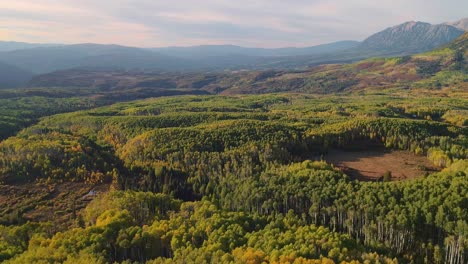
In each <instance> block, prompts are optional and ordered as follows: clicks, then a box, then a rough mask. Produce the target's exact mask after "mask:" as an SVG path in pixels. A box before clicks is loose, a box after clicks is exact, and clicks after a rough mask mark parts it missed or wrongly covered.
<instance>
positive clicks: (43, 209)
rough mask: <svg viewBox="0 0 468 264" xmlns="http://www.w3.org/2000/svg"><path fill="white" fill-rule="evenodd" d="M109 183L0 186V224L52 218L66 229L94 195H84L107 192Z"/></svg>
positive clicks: (55, 224) (57, 225) (59, 226)
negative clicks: (91, 192)
mask: <svg viewBox="0 0 468 264" xmlns="http://www.w3.org/2000/svg"><path fill="white" fill-rule="evenodd" d="M108 189H109V184H99V185H90V184H85V183H80V182H67V183H57V184H43V183H24V184H20V185H0V204H1V205H2V206H0V223H4V224H9V222H10V223H11V224H17V223H16V222H17V221H19V223H21V222H25V221H34V222H43V221H51V222H53V223H54V226H55V227H56V228H57V229H58V230H60V229H61V228H67V227H68V226H69V225H70V224H71V223H72V222H73V221H74V219H75V218H76V215H77V214H79V211H80V210H81V209H83V208H84V207H85V206H86V205H87V204H88V203H89V202H90V201H91V200H92V198H93V196H90V195H87V194H89V193H90V191H93V192H95V193H102V192H107V191H108Z"/></svg>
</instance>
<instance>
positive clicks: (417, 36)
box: [359, 21, 463, 54]
mask: <svg viewBox="0 0 468 264" xmlns="http://www.w3.org/2000/svg"><path fill="white" fill-rule="evenodd" d="M462 34H463V31H462V30H460V29H457V28H455V27H453V26H450V25H444V24H441V25H431V24H429V23H424V22H415V21H410V22H406V23H403V24H400V25H397V26H394V27H390V28H387V29H385V30H383V31H381V32H378V33H376V34H374V35H372V36H370V37H368V38H367V39H365V40H364V41H363V42H362V44H361V45H360V46H359V49H365V50H372V51H380V52H382V53H388V54H392V53H403V54H404V53H407V54H411V53H418V52H424V51H428V50H431V49H434V48H436V47H439V46H441V45H444V44H446V43H448V42H450V41H452V40H454V39H456V38H458V37H459V36H461V35H462Z"/></svg>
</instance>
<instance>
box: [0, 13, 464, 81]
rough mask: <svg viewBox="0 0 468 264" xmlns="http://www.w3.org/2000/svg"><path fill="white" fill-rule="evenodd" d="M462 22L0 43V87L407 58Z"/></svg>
mask: <svg viewBox="0 0 468 264" xmlns="http://www.w3.org/2000/svg"><path fill="white" fill-rule="evenodd" d="M467 21H468V19H462V20H460V21H457V22H451V23H445V24H439V25H431V24H428V23H424V22H414V21H411V22H406V23H403V24H401V25H397V26H394V27H390V28H387V29H385V30H383V31H381V32H378V33H376V34H373V35H371V36H370V37H368V38H367V39H365V40H364V41H362V42H357V41H339V42H334V43H329V44H324V45H318V46H313V47H305V48H280V49H262V48H244V47H238V46H233V45H206V46H194V47H167V48H152V49H143V48H134V47H125V46H119V45H100V44H75V45H57V44H55V45H54V44H50V45H45V44H29V43H19V42H0V63H1V65H0V66H1V71H0V79H2V80H4V81H3V82H2V83H1V84H0V88H10V87H18V86H22V85H25V84H26V83H27V82H28V80H30V78H31V76H32V75H40V74H45V73H50V72H54V71H61V70H67V69H74V68H81V69H114V70H115V69H120V70H138V71H150V72H158V73H164V72H165V73H168V72H201V71H203V72H222V71H239V70H268V69H272V70H282V69H305V68H307V67H310V66H314V65H319V64H330V63H351V62H355V61H359V60H362V59H366V58H369V57H375V56H379V57H387V56H400V55H410V54H415V53H419V52H425V51H429V50H432V49H434V48H436V47H439V46H441V45H444V44H446V43H448V42H450V41H452V40H454V39H456V38H457V37H459V36H461V35H462V34H463V32H464V31H463V30H462V29H465V28H466V24H467ZM13 77H14V78H13Z"/></svg>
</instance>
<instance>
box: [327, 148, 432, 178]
mask: <svg viewBox="0 0 468 264" xmlns="http://www.w3.org/2000/svg"><path fill="white" fill-rule="evenodd" d="M324 158H325V160H326V161H327V162H329V163H332V164H333V165H334V166H336V167H338V168H340V169H341V170H343V172H345V173H346V174H347V175H349V176H350V177H351V178H353V179H358V180H367V181H376V180H379V179H381V177H382V176H383V175H384V173H385V172H386V171H390V172H391V173H392V180H405V179H412V178H416V177H421V176H424V174H425V173H426V172H428V171H437V170H438V168H435V167H434V165H432V163H431V162H430V161H429V160H428V159H427V158H426V157H424V156H418V155H415V154H412V153H409V152H406V151H401V150H396V151H384V150H365V151H345V150H339V149H331V150H329V152H328V154H327V155H326V156H325V157H324Z"/></svg>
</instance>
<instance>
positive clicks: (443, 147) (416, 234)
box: [0, 94, 468, 263]
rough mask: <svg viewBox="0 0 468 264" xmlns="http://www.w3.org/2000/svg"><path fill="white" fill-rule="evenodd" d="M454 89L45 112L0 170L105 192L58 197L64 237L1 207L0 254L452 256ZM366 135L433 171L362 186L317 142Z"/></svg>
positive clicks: (155, 258) (4, 153)
mask: <svg viewBox="0 0 468 264" xmlns="http://www.w3.org/2000/svg"><path fill="white" fill-rule="evenodd" d="M6 100H7V99H6ZM27 100H31V101H33V102H34V100H37V103H38V104H43V101H42V99H40V98H38V97H32V98H28V99H27ZM67 100H70V99H67ZM466 100H467V99H465V98H459V97H444V98H437V97H433V96H420V97H413V96H398V95H394V96H390V95H346V96H340V95H320V96H319V95H304V94H295V95H291V94H276V95H258V96H246V95H244V96H179V97H164V98H156V99H146V100H141V101H131V102H125V103H117V104H113V105H110V106H104V107H100V108H94V109H90V110H83V111H78V112H71V113H64V114H58V115H52V116H47V117H43V118H41V119H40V121H39V122H38V123H37V124H34V125H32V126H29V127H28V128H26V129H24V130H22V131H21V132H19V133H17V134H16V135H15V136H13V137H10V138H8V139H5V140H3V141H2V142H1V143H0V149H1V152H0V165H1V166H0V180H1V182H2V183H3V184H5V186H6V185H11V184H20V185H21V184H23V185H32V186H37V185H50V184H52V185H57V184H58V185H57V186H60V184H64V183H67V182H74V183H75V184H81V183H83V184H86V186H89V187H88V189H93V188H95V187H96V186H110V189H111V190H112V191H111V192H107V191H102V192H100V193H99V194H97V196H96V198H92V199H91V200H92V202H91V203H89V204H88V205H86V204H87V203H81V202H80V201H78V200H80V199H83V198H82V197H75V198H73V199H74V200H72V199H71V198H70V199H68V200H67V201H66V202H65V201H62V203H68V206H69V207H70V208H68V210H67V209H65V211H64V212H62V215H64V216H65V218H64V217H61V219H67V220H65V222H64V223H63V222H62V223H61V225H60V226H61V227H60V231H62V232H63V233H55V232H51V231H50V229H48V228H47V223H46V222H37V221H35V220H34V214H31V213H30V211H31V208H30V207H28V206H24V205H18V204H9V203H6V205H7V206H6V208H4V209H2V212H1V216H2V218H0V219H2V220H1V221H2V223H3V224H4V225H6V226H4V227H2V229H1V230H2V231H1V234H2V237H3V238H4V241H3V242H2V244H1V247H0V249H1V251H0V252H1V254H0V256H1V258H2V259H3V260H7V259H9V260H8V261H9V262H11V263H25V262H28V263H30V262H31V263H32V262H40V261H48V262H67V261H68V263H79V262H78V261H82V262H84V261H86V262H91V263H93V262H96V263H101V262H102V263H105V262H109V261H111V262H113V261H117V262H121V261H136V262H147V263H163V262H168V261H175V262H181V261H187V260H189V259H190V260H192V261H193V262H194V263H200V262H213V261H215V262H249V261H252V263H256V262H258V263H260V262H262V261H268V262H272V263H274V262H281V263H282V262H285V261H296V262H297V263H302V262H304V263H323V262H327V261H328V262H330V263H334V262H335V263H336V262H344V263H358V262H366V261H367V262H369V263H377V262H378V261H380V262H382V261H383V262H385V263H397V262H398V263H406V262H411V261H415V262H416V263H424V262H425V263H444V262H449V263H462V262H463V261H464V260H465V258H466V250H467V247H466V243H467V236H466V235H467V234H466V232H467V222H466V219H467V218H468V212H467V210H466V208H468V207H467V205H468V194H467V190H468V181H467V177H466V176H467V173H468V162H467V158H468V151H467V142H468V140H467V138H466V137H467V129H466V122H467V118H466V115H465V114H464V113H465V112H466V111H468V109H467V106H466V105H467V104H466V102H467V101H466ZM11 102H12V103H13V102H14V101H11ZM36 113H37V112H36ZM25 115H26V116H31V115H28V114H27V113H26V114H25ZM45 115H47V114H45ZM35 118H37V117H35ZM356 144H357V145H356ZM363 144H364V147H366V146H368V147H377V148H378V149H380V150H381V151H387V152H388V151H392V150H404V151H407V152H410V153H413V154H412V155H420V156H426V157H427V158H428V159H429V160H430V162H432V163H433V164H434V167H435V168H438V169H437V170H441V171H440V172H437V171H433V170H431V169H429V168H426V172H425V173H423V174H422V175H420V177H417V178H415V179H409V180H405V181H392V180H391V175H390V176H388V177H389V178H387V179H385V181H384V182H379V181H376V182H373V181H371V182H369V181H360V180H353V179H352V178H350V177H349V176H348V175H346V174H345V173H343V171H342V170H341V169H340V168H338V167H335V166H333V164H329V163H327V162H326V157H327V155H328V151H329V149H345V150H347V151H356V150H353V149H352V148H355V147H359V146H358V145H363ZM350 148H351V149H350ZM361 148H362V146H361ZM358 149H359V148H358ZM357 151H359V150H357ZM423 169H424V168H423ZM383 177H384V175H382V179H383ZM376 180H378V179H376ZM93 186H95V187H93ZM56 188H57V189H59V188H60V187H56ZM52 194H53V192H52ZM93 195H94V194H93ZM31 196H32V197H33V196H34V195H31ZM64 197H65V196H64ZM93 197H94V196H93ZM70 200H72V201H70ZM78 205H79V206H78ZM57 206H58V205H57ZM75 208H76V209H75ZM35 210H36V211H37V210H38V209H35ZM31 215H32V216H31ZM50 220H51V221H53V219H50ZM12 224H13V225H12ZM57 231H59V230H57ZM19 234H22V235H21V236H20V235H19ZM353 261H354V262H353Z"/></svg>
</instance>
